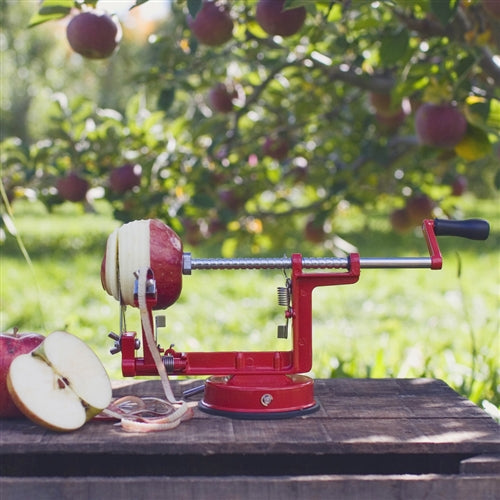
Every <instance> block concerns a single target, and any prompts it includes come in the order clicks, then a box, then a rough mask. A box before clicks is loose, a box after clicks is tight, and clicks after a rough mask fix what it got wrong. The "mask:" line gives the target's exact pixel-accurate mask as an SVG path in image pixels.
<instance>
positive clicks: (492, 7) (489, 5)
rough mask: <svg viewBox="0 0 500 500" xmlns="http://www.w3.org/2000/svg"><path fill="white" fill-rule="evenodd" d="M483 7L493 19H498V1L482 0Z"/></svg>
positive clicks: (499, 13)
mask: <svg viewBox="0 0 500 500" xmlns="http://www.w3.org/2000/svg"><path fill="white" fill-rule="evenodd" d="M481 5H482V6H483V9H484V10H485V11H486V12H487V13H488V14H491V15H492V16H493V17H494V18H495V19H500V2H499V1H498V0H483V1H482V2H481Z"/></svg>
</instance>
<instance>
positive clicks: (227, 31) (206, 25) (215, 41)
mask: <svg viewBox="0 0 500 500" xmlns="http://www.w3.org/2000/svg"><path fill="white" fill-rule="evenodd" d="M188 26H189V28H190V29H191V32H192V33H193V36H194V37H195V38H196V40H198V42H200V43H202V44H204V45H208V46H212V47H215V46H218V45H223V44H224V43H226V42H228V41H229V40H230V39H231V37H232V36H233V27H234V23H233V20H232V19H231V16H230V15H229V12H228V11H227V10H225V9H224V8H223V7H221V6H219V5H217V4H216V2H213V1H204V2H203V5H202V7H201V9H200V10H199V11H198V13H197V14H196V17H195V18H194V19H193V18H192V17H191V16H188Z"/></svg>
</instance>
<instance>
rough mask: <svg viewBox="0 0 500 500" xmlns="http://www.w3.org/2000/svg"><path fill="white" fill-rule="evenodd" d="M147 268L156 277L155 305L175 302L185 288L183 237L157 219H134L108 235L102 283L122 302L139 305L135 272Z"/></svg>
mask: <svg viewBox="0 0 500 500" xmlns="http://www.w3.org/2000/svg"><path fill="white" fill-rule="evenodd" d="M144 268H149V269H151V270H152V271H153V275H154V279H155V281H156V290H157V303H156V305H155V306H154V307H153V308H154V309H165V308H167V307H168V306H170V305H172V304H173V303H174V302H175V301H176V300H177V299H178V298H179V295H180V293H181V290H182V241H181V239H180V238H179V236H178V235H177V233H176V232H175V231H174V230H173V229H171V228H170V227H169V226H167V225H166V224H165V223H163V222H162V221H160V220H158V219H145V220H136V221H132V222H129V223H127V224H124V225H123V226H120V227H119V228H117V229H115V230H114V231H113V232H112V233H111V234H110V235H109V237H108V240H107V243H106V251H105V254H104V258H103V260H102V265H101V282H102V286H103V288H104V290H106V292H107V293H108V294H109V295H112V296H113V297H114V298H115V299H116V300H118V301H120V303H121V304H122V305H130V306H136V304H135V303H134V286H135V281H136V273H137V271H139V270H140V269H144Z"/></svg>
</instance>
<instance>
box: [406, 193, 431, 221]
mask: <svg viewBox="0 0 500 500" xmlns="http://www.w3.org/2000/svg"><path fill="white" fill-rule="evenodd" d="M434 208H436V203H435V202H434V201H433V200H432V199H431V198H429V197H428V196H427V195H426V194H417V195H415V196H412V197H411V198H410V199H408V201H407V202H406V210H407V212H408V215H409V217H410V220H411V221H412V222H413V224H414V225H417V224H421V223H422V221H423V220H424V219H430V218H432V212H433V210H434Z"/></svg>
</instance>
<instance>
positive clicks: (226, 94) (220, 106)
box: [208, 83, 236, 113]
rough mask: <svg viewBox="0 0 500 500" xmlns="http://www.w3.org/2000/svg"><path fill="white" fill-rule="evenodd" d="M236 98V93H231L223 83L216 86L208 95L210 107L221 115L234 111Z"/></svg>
mask: <svg viewBox="0 0 500 500" xmlns="http://www.w3.org/2000/svg"><path fill="white" fill-rule="evenodd" d="M235 98H236V92H234V91H233V92H230V91H229V90H228V88H227V87H226V85H224V84H223V83H218V84H216V85H215V86H214V87H212V88H211V89H210V92H209V93H208V100H209V102H210V107H211V108H212V109H213V110H214V111H218V112H219V113H230V112H231V111H233V99H235Z"/></svg>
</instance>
